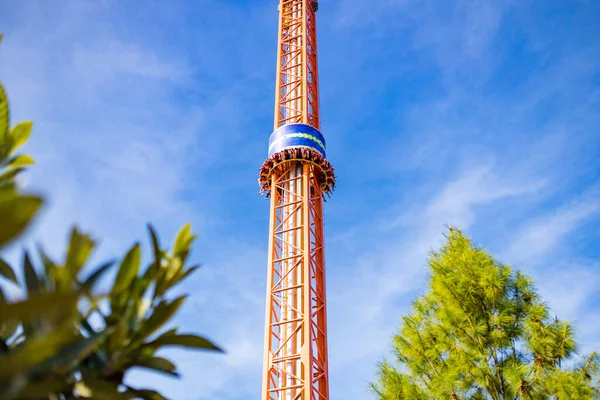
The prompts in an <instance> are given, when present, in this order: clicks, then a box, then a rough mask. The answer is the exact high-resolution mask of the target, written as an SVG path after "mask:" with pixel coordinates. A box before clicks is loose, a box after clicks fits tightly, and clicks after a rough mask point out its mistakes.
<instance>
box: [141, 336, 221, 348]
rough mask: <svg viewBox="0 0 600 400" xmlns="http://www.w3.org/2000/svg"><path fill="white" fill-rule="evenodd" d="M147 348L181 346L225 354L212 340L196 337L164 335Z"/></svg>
mask: <svg viewBox="0 0 600 400" xmlns="http://www.w3.org/2000/svg"><path fill="white" fill-rule="evenodd" d="M147 346H149V347H152V348H154V349H158V348H160V347H164V346H180V347H185V348H188V349H206V350H215V351H218V352H223V350H222V349H220V348H219V347H218V346H216V345H215V344H214V343H212V342H211V341H210V340H208V339H205V338H203V337H201V336H196V335H185V334H183V335H162V336H160V337H159V338H158V339H156V340H153V341H152V342H150V343H148V344H147Z"/></svg>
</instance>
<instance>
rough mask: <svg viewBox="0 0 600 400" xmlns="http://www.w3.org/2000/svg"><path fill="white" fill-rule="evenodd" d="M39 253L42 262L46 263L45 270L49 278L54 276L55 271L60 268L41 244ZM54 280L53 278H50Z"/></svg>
mask: <svg viewBox="0 0 600 400" xmlns="http://www.w3.org/2000/svg"><path fill="white" fill-rule="evenodd" d="M37 248H38V253H39V255H40V258H41V259H42V264H44V272H45V273H46V276H47V277H48V278H53V277H54V271H55V270H56V269H57V268H58V267H57V265H56V263H55V262H54V261H52V259H51V258H50V257H48V255H47V254H46V252H45V251H44V250H43V249H42V247H41V245H39V244H38V246H37ZM49 280H52V279H49Z"/></svg>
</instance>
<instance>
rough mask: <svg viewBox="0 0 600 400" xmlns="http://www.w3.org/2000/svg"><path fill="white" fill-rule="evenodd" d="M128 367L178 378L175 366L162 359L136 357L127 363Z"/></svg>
mask: <svg viewBox="0 0 600 400" xmlns="http://www.w3.org/2000/svg"><path fill="white" fill-rule="evenodd" d="M127 366H128V367H130V368H131V367H141V368H148V369H151V370H154V371H158V372H162V373H165V374H168V375H171V376H175V377H179V374H178V373H177V372H175V369H176V367H175V364H173V363H172V362H171V361H169V360H167V359H165V358H162V357H138V358H135V359H133V360H132V361H130V362H128V363H127Z"/></svg>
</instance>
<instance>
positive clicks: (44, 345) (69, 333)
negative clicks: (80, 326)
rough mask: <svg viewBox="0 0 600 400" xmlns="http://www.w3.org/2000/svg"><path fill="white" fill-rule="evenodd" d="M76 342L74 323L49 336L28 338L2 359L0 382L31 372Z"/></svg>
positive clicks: (54, 331)
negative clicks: (6, 378) (72, 342)
mask: <svg viewBox="0 0 600 400" xmlns="http://www.w3.org/2000/svg"><path fill="white" fill-rule="evenodd" d="M73 340H74V335H73V326H72V323H71V322H70V321H69V322H66V323H64V324H62V326H61V327H60V328H59V329H56V330H53V331H51V332H50V333H48V334H45V335H40V336H36V337H33V338H28V339H27V340H26V341H25V342H23V344H22V345H21V346H18V347H17V348H15V349H14V350H13V351H11V352H10V353H8V354H6V355H5V356H3V357H0V381H1V380H3V379H2V378H5V377H9V376H15V375H17V374H21V373H23V372H26V371H28V372H29V371H30V369H31V368H33V367H34V366H36V365H39V364H40V363H42V362H44V361H46V360H48V359H49V358H51V357H53V356H54V355H55V354H57V353H58V351H59V350H60V349H61V348H63V347H64V346H65V345H68V344H69V343H70V342H71V341H73Z"/></svg>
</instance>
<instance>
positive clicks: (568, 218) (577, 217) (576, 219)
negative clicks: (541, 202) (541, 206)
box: [506, 188, 600, 265]
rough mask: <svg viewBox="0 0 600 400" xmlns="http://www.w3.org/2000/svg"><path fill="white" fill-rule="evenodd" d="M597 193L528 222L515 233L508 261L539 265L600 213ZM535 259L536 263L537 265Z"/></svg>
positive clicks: (586, 195)
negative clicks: (575, 231)
mask: <svg viewBox="0 0 600 400" xmlns="http://www.w3.org/2000/svg"><path fill="white" fill-rule="evenodd" d="M598 194H599V191H598V188H593V189H591V190H589V191H588V192H587V193H586V194H584V195H583V196H582V197H581V198H579V199H575V200H572V201H571V203H570V204H567V205H565V206H562V207H560V208H557V209H554V210H551V212H550V213H549V214H547V215H544V216H543V217H540V218H537V219H534V220H532V221H531V222H529V223H527V224H526V226H525V227H523V228H522V229H521V230H520V231H518V232H516V234H515V238H516V239H515V240H514V241H513V243H512V244H510V246H509V248H508V250H507V255H506V256H507V258H508V259H509V260H511V261H514V262H519V263H525V264H528V265H532V264H533V265H538V264H540V263H542V262H543V261H542V260H546V259H547V258H548V257H549V256H550V255H551V254H554V253H555V252H556V251H558V250H559V249H560V244H561V243H563V242H564V239H565V237H566V236H567V235H568V234H569V233H571V232H572V231H573V230H575V229H577V228H578V227H579V226H580V225H582V224H584V223H585V222H586V221H589V220H590V219H591V218H593V217H594V216H596V215H597V214H598V213H600V200H599V199H600V197H599V195H598ZM536 259H537V260H539V261H537V262H536V261H535V260H536Z"/></svg>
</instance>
